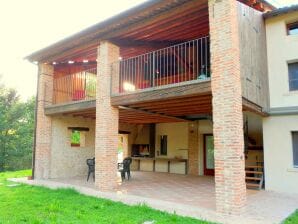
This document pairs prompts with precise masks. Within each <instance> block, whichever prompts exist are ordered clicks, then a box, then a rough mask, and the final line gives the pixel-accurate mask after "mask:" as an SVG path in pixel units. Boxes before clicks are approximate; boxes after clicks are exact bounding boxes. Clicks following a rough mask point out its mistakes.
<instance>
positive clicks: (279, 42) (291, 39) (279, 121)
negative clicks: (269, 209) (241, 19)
mask: <svg viewBox="0 0 298 224" xmlns="http://www.w3.org/2000/svg"><path fill="white" fill-rule="evenodd" d="M295 21H298V13H297V12H292V13H288V14H284V15H280V16H275V17H273V18H269V19H267V20H266V32H267V57H268V72H269V74H268V76H269V90H270V108H271V109H273V108H282V107H296V106H298V91H291V92H290V91H289V83H288V81H289V80H288V63H289V62H298V35H287V29H286V25H287V24H288V23H292V22H295ZM281 111H282V110H281ZM263 130H264V131H263V135H264V157H265V158H264V160H265V184H266V189H267V190H272V191H279V192H291V193H298V169H297V168H294V167H293V151H292V150H293V149H292V139H291V131H294V130H296V131H297V130H298V115H280V116H270V117H267V118H264V119H263Z"/></svg>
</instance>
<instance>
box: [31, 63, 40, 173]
mask: <svg viewBox="0 0 298 224" xmlns="http://www.w3.org/2000/svg"><path fill="white" fill-rule="evenodd" d="M33 64H34V63H33ZM34 65H36V64H34ZM37 69H38V70H37V89H36V96H35V112H34V134H33V137H34V140H33V148H32V179H34V176H35V154H36V128H37V107H38V95H39V91H38V90H39V66H38V68H37Z"/></svg>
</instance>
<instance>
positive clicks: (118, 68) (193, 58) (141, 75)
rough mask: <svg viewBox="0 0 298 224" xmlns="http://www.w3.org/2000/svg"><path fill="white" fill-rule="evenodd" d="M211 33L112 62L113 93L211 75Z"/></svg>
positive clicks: (199, 78)
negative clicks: (209, 35)
mask: <svg viewBox="0 0 298 224" xmlns="http://www.w3.org/2000/svg"><path fill="white" fill-rule="evenodd" d="M209 52H210V51H209V37H208V36H206V37H202V38H199V39H195V40H191V41H188V42H184V43H181V44H177V45H174V46H171V47H167V48H163V49H160V50H156V51H153V52H150V53H146V54H143V55H139V56H136V57H133V58H128V59H125V60H120V61H118V62H115V63H113V64H112V86H111V91H112V95H115V94H116V95H117V94H125V93H129V92H134V91H137V90H139V91H140V90H145V89H149V88H156V87H161V86H166V85H171V84H178V83H182V82H187V81H193V80H206V79H208V78H210V53H209Z"/></svg>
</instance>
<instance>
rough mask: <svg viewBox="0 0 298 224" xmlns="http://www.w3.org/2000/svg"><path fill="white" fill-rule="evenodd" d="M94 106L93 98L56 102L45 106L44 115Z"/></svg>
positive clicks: (82, 109) (88, 108)
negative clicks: (63, 102)
mask: <svg viewBox="0 0 298 224" xmlns="http://www.w3.org/2000/svg"><path fill="white" fill-rule="evenodd" d="M94 108H95V100H86V101H77V102H71V103H66V104H57V105H51V106H47V107H45V114H46V115H55V114H63V113H69V112H76V111H84V110H90V109H94Z"/></svg>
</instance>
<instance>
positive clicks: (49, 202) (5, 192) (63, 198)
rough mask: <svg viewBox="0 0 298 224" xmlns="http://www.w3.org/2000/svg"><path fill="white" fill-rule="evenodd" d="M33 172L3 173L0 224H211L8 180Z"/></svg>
mask: <svg viewBox="0 0 298 224" xmlns="http://www.w3.org/2000/svg"><path fill="white" fill-rule="evenodd" d="M30 175H31V171H30V170H24V171H17V172H4V173H0V223H1V224H2V223H3V224H4V223H18V224H19V223H30V224H31V223H33V224H38V223H70V224H71V223H73V224H76V223H110V224H113V223H115V224H117V223H121V224H126V223H127V224H129V223H136V224H141V223H144V222H145V221H154V224H159V223H167V224H168V223H183V224H188V223H192V224H196V223H198V224H207V223H208V222H205V221H200V220H197V219H193V218H189V217H181V216H178V215H175V214H169V213H166V212H161V211H157V210H154V209H151V208H149V207H147V206H145V205H138V206H128V205H125V204H122V203H119V202H113V201H110V200H106V199H99V198H95V197H89V196H85V195H81V194H79V193H78V192H76V191H75V190H72V189H58V190H51V189H47V188H44V187H36V186H29V185H23V184H20V185H18V186H9V185H10V184H11V183H10V182H8V181H7V180H6V179H7V178H12V177H22V176H30Z"/></svg>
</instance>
